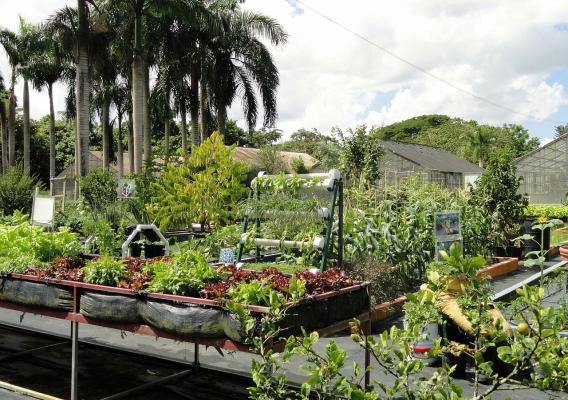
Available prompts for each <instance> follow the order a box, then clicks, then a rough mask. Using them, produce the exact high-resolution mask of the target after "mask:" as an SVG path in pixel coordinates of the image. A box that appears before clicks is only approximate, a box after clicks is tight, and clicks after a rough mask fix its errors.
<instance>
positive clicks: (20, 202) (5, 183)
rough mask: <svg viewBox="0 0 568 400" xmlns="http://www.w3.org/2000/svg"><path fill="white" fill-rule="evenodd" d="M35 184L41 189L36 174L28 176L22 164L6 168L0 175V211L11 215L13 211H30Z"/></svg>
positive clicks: (41, 186)
mask: <svg viewBox="0 0 568 400" xmlns="http://www.w3.org/2000/svg"><path fill="white" fill-rule="evenodd" d="M36 186H39V187H40V189H43V185H42V184H41V183H40V182H39V179H38V178H37V176H33V175H32V176H30V175H29V173H28V171H26V170H25V169H24V168H23V167H22V166H19V165H17V166H14V167H10V168H8V171H7V172H6V173H5V174H4V175H2V176H0V212H1V213H2V214H3V215H12V214H13V213H14V211H22V212H24V213H30V211H31V209H32V199H33V195H34V190H35V188H36Z"/></svg>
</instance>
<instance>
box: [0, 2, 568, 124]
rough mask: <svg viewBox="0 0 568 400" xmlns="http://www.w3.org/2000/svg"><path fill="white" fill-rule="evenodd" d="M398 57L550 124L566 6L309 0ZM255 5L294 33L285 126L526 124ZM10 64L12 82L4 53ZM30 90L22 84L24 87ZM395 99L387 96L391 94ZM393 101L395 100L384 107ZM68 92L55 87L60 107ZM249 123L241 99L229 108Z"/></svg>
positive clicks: (565, 35)
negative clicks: (425, 118) (449, 121)
mask: <svg viewBox="0 0 568 400" xmlns="http://www.w3.org/2000/svg"><path fill="white" fill-rule="evenodd" d="M302 2H304V3H306V4H308V5H310V6H313V7H314V8H316V9H318V10H320V11H321V12H323V13H325V14H326V15H328V16H329V17H331V18H333V19H335V20H337V21H339V22H341V23H342V24H344V25H346V26H348V27H350V28H351V29H353V30H354V31H356V32H358V33H360V34H361V35H363V36H365V37H366V38H368V39H369V40H372V41H374V42H376V43H378V44H380V45H382V46H384V47H386V48H388V49H390V50H392V51H393V52H395V53H396V54H398V55H400V56H402V57H404V58H406V59H408V60H411V61H412V62H414V63H416V64H417V65H420V66H421V67H423V68H425V69H426V70H428V71H429V72H431V73H433V74H436V75H437V76H440V77H443V78H444V79H446V80H448V81H450V82H452V83H453V84H455V85H457V86H459V87H461V88H463V89H466V90H468V91H472V92H475V93H477V94H479V95H482V96H484V97H486V98H488V99H490V100H492V101H494V102H497V103H499V104H503V105H505V106H507V107H509V108H511V109H514V110H517V111H519V112H520V113H522V114H531V115H533V116H535V117H537V118H539V119H541V120H542V119H546V118H549V117H550V116H551V115H553V114H554V113H555V112H557V111H558V110H559V108H560V107H561V106H563V105H566V104H568V94H567V93H566V88H565V87H564V84H566V82H560V83H552V84H551V83H547V81H546V80H547V78H548V77H549V76H550V74H552V73H553V72H555V71H558V70H560V69H562V68H565V67H566V66H568V52H566V51H565V49H566V48H568V32H566V31H563V30H562V29H555V26H556V27H558V26H561V25H562V24H563V23H566V22H568V7H566V6H565V3H564V2H561V1H557V2H546V4H543V3H542V2H541V1H539V0H524V1H521V2H520V1H517V0H502V1H500V2H494V1H491V0H478V1H475V2H471V1H466V0H440V1H437V2H432V1H424V0H400V1H390V2H387V1H377V0H354V1H351V2H348V3H346V2H344V1H339V0H302ZM0 3H3V4H0V5H1V7H0V8H1V9H2V12H1V13H0V26H7V27H9V28H11V29H16V28H17V23H18V21H17V16H18V14H21V15H22V16H24V17H25V18H26V19H28V20H30V21H32V22H39V21H40V20H41V19H42V18H45V17H46V16H48V15H49V14H51V13H52V12H53V11H54V10H55V9H57V8H60V7H62V6H63V5H65V4H71V5H74V3H75V2H74V1H71V0H19V1H18V2H15V1H8V0H0ZM245 7H247V8H250V9H253V10H257V11H259V12H262V13H265V14H267V15H270V16H272V17H274V18H276V19H277V20H278V21H279V22H280V23H281V24H282V25H283V26H284V27H285V29H286V30H287V31H288V33H289V34H290V38H289V41H288V43H287V44H286V45H284V46H281V47H278V48H275V49H274V50H273V54H274V57H275V60H276V63H277V65H278V67H279V70H280V78H281V87H280V89H279V93H278V109H279V115H280V118H279V121H278V127H279V128H281V129H283V130H284V131H285V132H286V133H287V134H290V133H292V132H293V131H294V130H296V129H298V128H301V127H305V128H318V129H320V130H322V131H324V132H325V131H328V130H329V128H330V127H332V126H340V127H344V128H345V127H350V126H354V125H355V124H357V123H362V122H364V123H368V124H386V123H391V122H394V121H398V120H401V119H404V118H408V117H412V116H416V115H420V114H426V113H445V114H449V115H452V116H456V117H462V118H467V119H470V118H472V119H478V120H480V121H482V122H487V123H496V124H500V123H505V122H518V123H523V122H527V121H528V119H527V117H526V116H523V115H518V114H515V113H512V112H510V111H507V110H503V109H500V108H496V107H493V106H491V105H489V104H487V103H485V102H482V101H480V100H478V99H475V98H472V97H471V96H468V95H466V94H464V93H461V92H459V91H456V90H455V89H452V88H450V87H448V86H446V85H444V84H442V83H440V82H438V81H436V80H433V79H431V78H429V77H427V76H425V75H424V74H422V73H420V72H419V71H416V70H415V69H412V68H411V67H409V66H408V65H405V64H403V63H401V62H400V61H398V60H396V59H394V58H392V57H391V56H389V55H387V54H385V53H384V52H382V51H381V50H379V49H377V48H375V47H373V46H371V45H369V44H368V43H365V42H364V41H362V40H360V39H358V38H356V37H355V36H353V35H351V34H349V33H348V32H346V31H344V30H342V29H341V28H339V27H338V26H336V25H334V24H332V23H330V22H329V21H327V20H325V19H323V18H322V17H320V16H318V15H316V14H315V13H313V12H312V11H310V10H308V9H305V10H303V12H302V11H300V12H299V10H301V9H303V6H302V5H299V4H296V3H295V0H271V1H267V0H248V1H247V2H246V3H245ZM0 69H1V71H2V73H3V75H4V76H5V78H8V76H9V73H8V71H9V70H8V67H7V63H6V58H5V55H4V53H3V52H2V51H1V50H0ZM17 90H18V93H21V87H18V89H17ZM385 94H386V95H385ZM378 96H379V97H387V98H389V101H388V102H387V103H386V104H381V103H377V102H376V98H377V97H378ZM63 97H64V89H63V88H62V87H61V86H59V87H57V88H56V90H55V101H56V105H55V107H56V110H62V109H63ZM47 103H48V102H47V95H46V94H45V93H41V94H37V93H35V94H32V98H31V107H32V115H33V116H34V117H39V116H41V115H44V114H46V113H47V112H48V104H47ZM229 115H230V116H231V117H232V118H235V119H238V120H240V119H242V112H241V109H240V104H235V106H234V107H233V108H232V109H231V110H230V114H229Z"/></svg>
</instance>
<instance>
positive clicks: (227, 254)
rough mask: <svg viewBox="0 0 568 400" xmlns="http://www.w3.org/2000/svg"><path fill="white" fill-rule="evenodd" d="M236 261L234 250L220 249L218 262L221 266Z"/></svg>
mask: <svg viewBox="0 0 568 400" xmlns="http://www.w3.org/2000/svg"><path fill="white" fill-rule="evenodd" d="M235 261H237V255H236V254H235V249H234V248H224V249H221V254H219V262H220V263H222V264H227V263H233V262H235Z"/></svg>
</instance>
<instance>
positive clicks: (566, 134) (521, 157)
mask: <svg viewBox="0 0 568 400" xmlns="http://www.w3.org/2000/svg"><path fill="white" fill-rule="evenodd" d="M562 140H568V133H565V134H564V135H560V136H558V137H557V138H556V139H554V140H551V141H550V142H548V143H547V144H545V145H544V146H540V147H539V148H538V149H534V150H532V151H529V152H528V153H526V154H523V155H522V156H520V157H517V159H516V160H515V162H516V163H517V164H518V163H519V162H520V161H522V160H524V159H525V158H527V157H530V156H532V155H533V154H537V153H539V152H541V151H543V150H545V149H547V148H550V147H552V146H554V145H555V144H556V143H558V142H560V141H562Z"/></svg>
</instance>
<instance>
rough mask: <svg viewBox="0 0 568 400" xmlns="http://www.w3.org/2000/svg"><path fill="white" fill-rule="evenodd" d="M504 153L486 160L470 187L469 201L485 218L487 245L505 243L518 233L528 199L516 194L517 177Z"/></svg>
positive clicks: (505, 244) (493, 246)
mask: <svg viewBox="0 0 568 400" xmlns="http://www.w3.org/2000/svg"><path fill="white" fill-rule="evenodd" d="M516 170H517V169H516V167H515V164H514V160H513V158H512V157H511V156H510V155H508V154H503V155H501V156H499V157H493V158H492V159H491V160H489V163H488V165H487V171H486V172H485V174H483V175H482V177H481V179H480V180H479V184H478V185H477V187H475V188H473V189H472V191H471V201H470V205H471V206H472V207H477V208H479V209H481V210H483V212H484V214H485V215H487V216H488V218H489V225H490V226H489V231H488V234H487V246H488V249H490V250H494V249H495V248H498V247H506V246H508V245H509V244H510V243H511V239H513V238H514V237H516V236H518V234H519V232H520V227H521V224H522V222H523V220H524V214H525V210H526V208H527V206H528V200H527V198H526V197H524V196H523V195H520V194H518V191H519V185H520V178H517V176H516Z"/></svg>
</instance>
